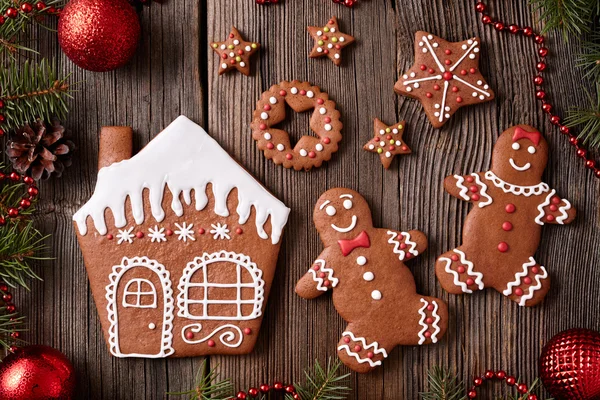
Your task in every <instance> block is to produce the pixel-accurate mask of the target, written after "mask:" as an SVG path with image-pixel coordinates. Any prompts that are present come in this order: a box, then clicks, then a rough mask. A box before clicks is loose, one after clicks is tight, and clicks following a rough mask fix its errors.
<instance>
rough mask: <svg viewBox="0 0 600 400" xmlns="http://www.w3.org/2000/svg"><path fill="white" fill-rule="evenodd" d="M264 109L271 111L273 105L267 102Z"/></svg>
mask: <svg viewBox="0 0 600 400" xmlns="http://www.w3.org/2000/svg"><path fill="white" fill-rule="evenodd" d="M263 110H265V111H271V106H270V105H268V104H265V106H264V107H263Z"/></svg>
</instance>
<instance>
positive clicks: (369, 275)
mask: <svg viewBox="0 0 600 400" xmlns="http://www.w3.org/2000/svg"><path fill="white" fill-rule="evenodd" d="M363 279H364V280H365V281H367V282H371V281H372V280H373V279H375V275H373V273H372V272H365V273H364V274H363Z"/></svg>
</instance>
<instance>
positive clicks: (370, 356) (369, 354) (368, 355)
mask: <svg viewBox="0 0 600 400" xmlns="http://www.w3.org/2000/svg"><path fill="white" fill-rule="evenodd" d="M373 357H375V354H373V352H372V351H370V352H368V353H367V358H373Z"/></svg>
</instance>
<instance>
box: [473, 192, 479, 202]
mask: <svg viewBox="0 0 600 400" xmlns="http://www.w3.org/2000/svg"><path fill="white" fill-rule="evenodd" d="M479 199H480V197H479V195H478V194H477V193H475V194H472V195H471V200H473V201H479Z"/></svg>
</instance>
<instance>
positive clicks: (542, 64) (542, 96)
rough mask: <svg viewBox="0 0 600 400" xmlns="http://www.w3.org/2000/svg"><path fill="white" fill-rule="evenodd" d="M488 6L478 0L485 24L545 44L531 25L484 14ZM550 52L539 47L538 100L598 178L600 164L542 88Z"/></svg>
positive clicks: (553, 122) (478, 8) (537, 67)
mask: <svg viewBox="0 0 600 400" xmlns="http://www.w3.org/2000/svg"><path fill="white" fill-rule="evenodd" d="M486 8H487V6H486V5H485V4H484V3H483V2H481V1H478V2H477V3H476V4H475V10H476V11H477V12H478V13H481V14H483V16H482V17H481V20H482V21H483V23H484V24H486V25H490V24H493V25H494V28H495V29H496V30H498V31H505V30H507V31H508V32H510V33H512V34H513V35H514V34H517V33H522V34H523V36H525V37H533V40H534V41H535V42H536V43H537V44H539V45H543V44H544V42H545V41H546V39H545V38H544V36H542V35H541V34H536V33H535V32H534V31H533V28H531V27H529V26H527V27H525V28H520V27H519V26H518V25H515V24H510V25H509V26H508V27H506V26H505V23H503V22H501V21H498V20H494V19H493V18H492V17H490V16H489V15H488V14H484V13H485V11H486ZM548 54H549V50H548V48H547V47H545V46H542V47H540V48H539V49H538V55H539V56H540V58H541V59H540V61H539V62H538V63H537V65H536V69H537V71H538V74H537V75H536V76H535V77H534V81H533V82H534V84H535V85H536V86H537V87H538V88H537V89H536V92H535V96H536V97H537V99H538V100H540V101H541V102H542V110H544V112H546V113H547V114H548V115H549V118H550V122H551V123H552V124H553V125H556V126H558V127H559V128H560V132H561V133H562V134H564V135H566V136H568V138H569V143H571V145H573V146H574V147H575V153H576V154H577V156H578V157H580V158H581V159H583V161H584V164H585V166H586V168H588V169H591V170H592V171H593V173H594V176H595V177H596V178H600V169H599V168H598V164H597V163H596V162H595V161H594V160H592V159H590V158H588V151H587V150H586V149H585V148H584V147H583V145H582V144H580V143H579V141H578V140H577V136H576V135H574V134H573V133H571V132H570V129H569V127H568V126H566V125H562V124H561V118H560V117H559V116H558V115H555V114H552V105H551V104H550V103H548V102H547V100H546V96H547V92H546V91H544V90H542V89H540V87H541V86H542V85H543V84H544V78H543V77H542V76H541V75H540V74H539V73H541V72H542V71H544V70H545V69H546V68H547V66H548V65H547V64H546V57H547V56H548Z"/></svg>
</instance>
